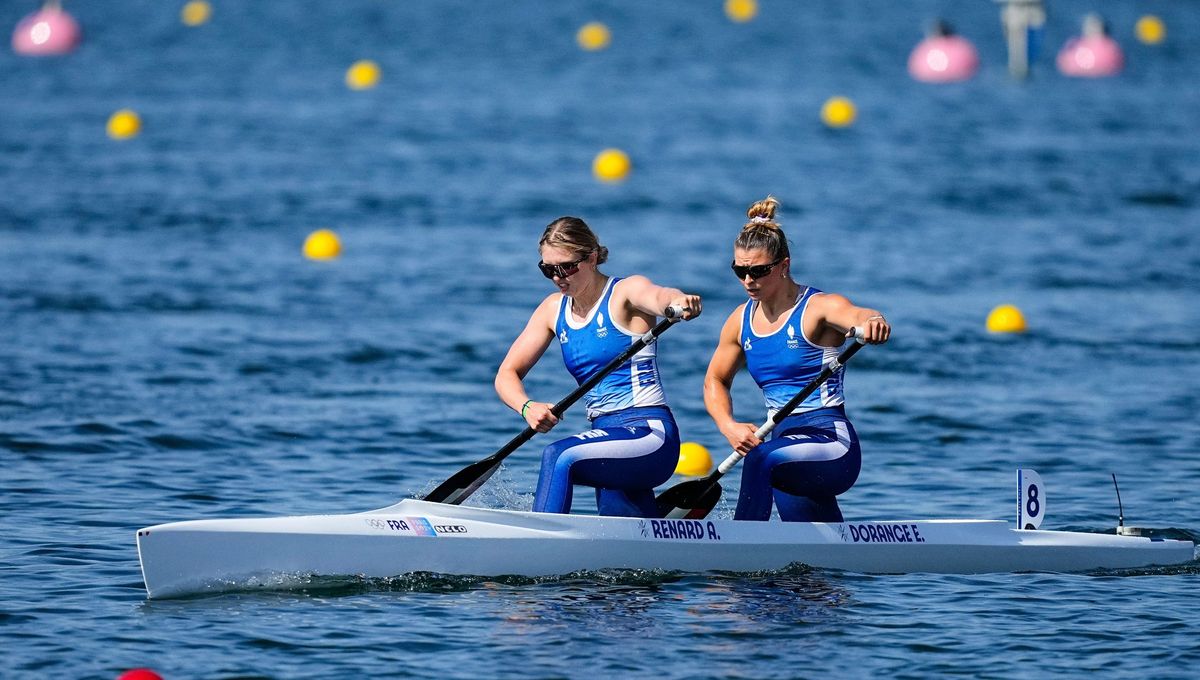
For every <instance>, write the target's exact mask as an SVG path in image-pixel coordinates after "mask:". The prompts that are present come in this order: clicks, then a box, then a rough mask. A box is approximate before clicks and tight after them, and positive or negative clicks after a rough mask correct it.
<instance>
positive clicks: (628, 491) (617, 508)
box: [533, 406, 679, 517]
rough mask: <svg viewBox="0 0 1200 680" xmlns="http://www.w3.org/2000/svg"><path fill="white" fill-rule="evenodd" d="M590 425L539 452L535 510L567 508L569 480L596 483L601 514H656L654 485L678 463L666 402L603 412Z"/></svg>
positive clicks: (675, 437)
mask: <svg viewBox="0 0 1200 680" xmlns="http://www.w3.org/2000/svg"><path fill="white" fill-rule="evenodd" d="M592 425H593V426H595V429H593V430H589V431H587V432H580V433H579V434H576V435H572V436H570V437H567V438H566V439H561V440H559V441H556V442H554V443H553V444H551V445H549V446H547V447H546V449H545V450H544V451H542V474H541V476H540V477H538V486H537V493H536V494H535V495H534V498H533V511H534V512H558V513H565V512H570V511H571V496H572V491H573V489H572V485H573V484H583V485H585V486H594V487H596V508H597V509H598V511H599V513H600V514H601V515H610V516H615V517H657V516H658V508H657V506H656V505H655V504H654V487H655V486H657V485H659V484H662V483H663V482H665V481H667V480H668V479H670V478H671V475H672V474H674V472H675V466H676V465H677V464H678V463H679V428H677V427H676V426H675V418H674V416H672V415H671V411H670V409H668V408H667V407H666V406H642V407H638V408H628V409H625V410H623V411H618V412H616V413H608V414H605V415H602V416H599V417H597V418H596V419H595V420H593V421H592Z"/></svg>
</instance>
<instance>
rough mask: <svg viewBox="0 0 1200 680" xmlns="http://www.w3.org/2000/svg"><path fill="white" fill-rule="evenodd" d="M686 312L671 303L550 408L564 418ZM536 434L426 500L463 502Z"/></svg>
mask: <svg viewBox="0 0 1200 680" xmlns="http://www.w3.org/2000/svg"><path fill="white" fill-rule="evenodd" d="M682 315H683V310H681V309H678V308H676V307H668V308H667V318H665V319H663V320H662V321H660V322H658V325H656V326H655V327H654V328H651V329H650V330H648V331H646V332H645V333H643V334H642V337H640V338H638V339H637V340H635V341H634V342H633V344H632V345H630V346H629V348H628V349H626V350H625V351H624V352H621V353H620V354H619V355H617V356H616V357H614V358H613V360H612V361H610V362H608V364H607V365H606V366H605V367H604V368H602V369H600V370H599V371H597V372H596V374H595V375H593V376H592V377H590V378H588V379H587V380H586V381H584V382H583V384H581V385H580V386H579V387H577V388H575V391H573V392H571V393H570V394H568V395H567V396H565V397H563V399H562V401H560V402H558V403H557V404H555V405H554V406H553V407H551V409H550V412H551V413H553V414H554V415H555V416H557V417H559V418H561V417H562V414H563V413H564V412H566V410H567V409H568V408H570V407H571V405H572V404H574V403H575V402H577V401H579V399H580V397H582V396H583V395H585V394H587V393H588V392H589V391H590V390H591V389H592V388H593V387H595V386H596V385H599V384H600V381H601V380H603V379H604V376H606V375H608V374H609V373H612V372H613V371H615V370H616V369H617V367H618V366H620V365H622V364H624V363H625V362H626V361H629V359H630V358H631V357H633V355H635V354H637V353H638V352H640V351H642V349H643V348H644V347H646V345H649V344H650V343H652V342H654V341H655V340H657V339H658V336H660V335H662V334H663V333H664V332H666V330H667V329H668V328H670V327H671V326H672V325H674V324H675V323H676V322H678V321H680V319H681V317H682ZM535 434H537V430H535V429H533V428H532V427H526V428H525V430H524V431H523V432H521V434H519V435H517V436H516V437H513V439H512V441H510V442H508V443H507V444H505V445H504V447H503V448H501V449H500V450H499V451H497V452H495V453H493V454H492V455H490V456H488V457H487V458H484V459H483V460H481V461H479V462H477V463H472V464H470V465H468V466H467V467H465V468H463V469H461V470H459V471H458V472H456V473H455V474H454V475H453V476H451V477H450V479H447V480H446V481H444V482H442V483H441V484H440V485H438V487H437V488H436V489H434V490H433V491H430V492H429V494H428V495H426V496H425V499H424V500H427V501H432V502H434V503H449V504H451V505H458V504H459V503H462V502H463V501H464V500H466V499H467V497H468V496H470V495H471V494H473V493H475V490H476V489H478V488H479V487H481V486H483V483H484V482H486V481H487V480H488V478H489V477H491V476H492V475H493V474H495V473H496V470H499V469H500V463H502V462H503V461H504V459H505V458H507V457H508V454H510V453H512V452H513V451H516V450H517V449H518V448H519V447H520V446H521V445H522V444H524V443H525V442H527V441H529V440H530V439H532V438H533V435H535Z"/></svg>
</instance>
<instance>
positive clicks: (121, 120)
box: [108, 109, 142, 139]
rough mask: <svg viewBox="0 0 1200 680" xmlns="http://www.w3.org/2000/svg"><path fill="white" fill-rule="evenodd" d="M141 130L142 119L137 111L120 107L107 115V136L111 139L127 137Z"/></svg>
mask: <svg viewBox="0 0 1200 680" xmlns="http://www.w3.org/2000/svg"><path fill="white" fill-rule="evenodd" d="M141 131H142V119H141V118H139V117H138V115H137V112H135V111H132V110H130V109H121V110H120V111H117V112H116V113H114V114H113V115H111V116H109V117H108V136H109V137H112V138H113V139H129V138H130V137H136V136H137V134H138V133H139V132H141Z"/></svg>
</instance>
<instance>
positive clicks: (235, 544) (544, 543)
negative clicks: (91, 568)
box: [137, 500, 1194, 598]
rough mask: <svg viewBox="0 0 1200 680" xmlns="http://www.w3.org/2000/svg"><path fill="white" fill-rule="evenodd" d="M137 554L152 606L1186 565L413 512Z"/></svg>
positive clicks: (230, 527) (1093, 554)
mask: <svg viewBox="0 0 1200 680" xmlns="http://www.w3.org/2000/svg"><path fill="white" fill-rule="evenodd" d="M137 542H138V554H139V557H140V559H141V563H142V575H143V579H144V581H145V583H146V589H147V592H148V593H149V595H150V597H152V598H160V597H172V596H178V595H185V594H192V593H198V592H219V591H221V590H228V589H240V588H246V587H251V586H253V585H254V584H269V583H275V584H280V583H282V584H283V585H286V577H292V576H305V575H324V576H338V575H357V576H364V577H388V576H398V575H402V574H408V573H414V572H433V573H440V574H463V575H479V576H500V575H521V576H545V575H555V574H566V573H571V572H574V571H580V570H597V569H661V570H670V571H683V572H705V571H733V572H748V571H759V570H771V569H781V568H784V567H786V566H788V565H790V564H795V563H801V564H806V565H809V566H812V567H816V568H824V569H837V570H844V571H852V572H861V573H873V574H895V573H919V572H928V573H960V574H972V573H991V572H1025V571H1048V572H1079V571H1092V570H1097V569H1129V568H1137V567H1147V566H1154V565H1167V564H1177V563H1182V562H1188V561H1190V560H1192V559H1193V558H1194V545H1193V544H1192V543H1191V542H1190V541H1177V540H1160V539H1150V538H1142V537H1131V536H1116V535H1108V534H1090V533H1077V532H1060V531H1018V530H1015V529H1013V528H1011V526H1009V525H1008V524H1007V523H1006V522H1002V521H996V520H912V521H891V522H848V523H780V522H734V521H731V520H650V519H628V518H615V517H592V516H581V515H548V514H541V513H530V512H516V511H505V510H491V509H484V508H471V507H462V506H454V505H446V504H440V503H426V502H423V501H416V500H405V501H401V502H400V503H398V504H396V505H394V506H391V507H388V508H383V509H380V510H374V511H371V512H365V513H358V514H350V515H314V516H306V517H276V518H264V519H225V520H200V521H192V522H175V523H171V524H162V525H158V526H153V527H148V528H146V529H142V530H140V531H138V534H137ZM280 577H284V580H283V581H281V580H280Z"/></svg>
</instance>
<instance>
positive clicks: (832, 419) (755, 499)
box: [733, 406, 862, 522]
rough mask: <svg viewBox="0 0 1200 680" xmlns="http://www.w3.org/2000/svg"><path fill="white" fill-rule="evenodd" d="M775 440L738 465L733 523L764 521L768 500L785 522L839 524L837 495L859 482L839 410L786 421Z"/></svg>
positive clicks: (854, 441) (854, 450) (854, 443)
mask: <svg viewBox="0 0 1200 680" xmlns="http://www.w3.org/2000/svg"><path fill="white" fill-rule="evenodd" d="M775 431H776V432H777V433H778V434H777V436H775V437H772V438H771V439H769V440H767V441H765V442H763V443H762V444H760V445H758V446H756V447H755V448H754V449H752V450H751V451H750V453H749V454H747V455H746V459H745V460H744V461H742V488H741V491H740V493H739V494H738V503H737V510H736V511H735V512H734V515H733V518H734V519H743V520H755V521H760V522H765V521H767V520H769V519H770V518H771V501H772V500H774V502H775V504H776V505H777V506H778V507H779V517H780V519H782V520H783V521H785V522H841V521H842V511H841V509H840V508H838V503H837V498H836V496H837V495H838V494H841V493H845V492H846V491H847V490H848V489H849V488H850V487H852V486H854V482H855V481H856V480H857V479H858V472H859V469H860V468H861V466H862V452H861V450H860V449H859V446H858V435H857V434H856V433H855V432H854V426H853V425H851V424H850V421H849V420H847V419H846V411H845V409H843V408H842V407H841V406H835V407H830V408H823V409H817V410H815V411H807V412H805V413H799V414H794V415H791V416H788V417H787V418H784V419H783V420H782V421H781V422H780V423H779V425H778V426H777V427H776V429H775Z"/></svg>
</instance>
